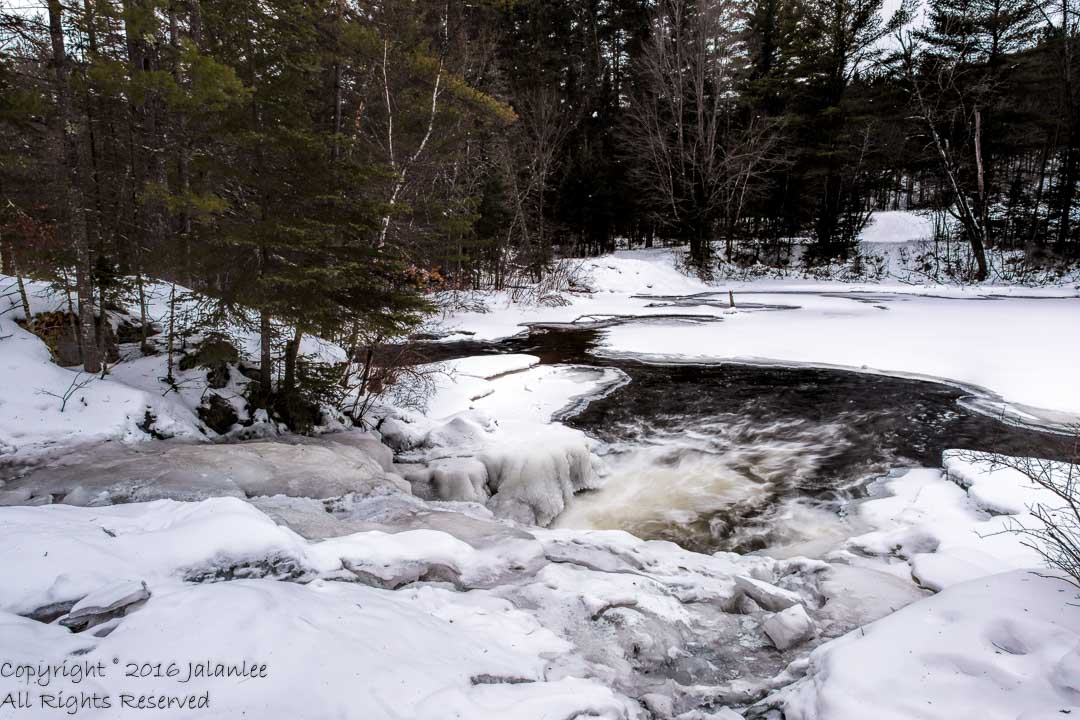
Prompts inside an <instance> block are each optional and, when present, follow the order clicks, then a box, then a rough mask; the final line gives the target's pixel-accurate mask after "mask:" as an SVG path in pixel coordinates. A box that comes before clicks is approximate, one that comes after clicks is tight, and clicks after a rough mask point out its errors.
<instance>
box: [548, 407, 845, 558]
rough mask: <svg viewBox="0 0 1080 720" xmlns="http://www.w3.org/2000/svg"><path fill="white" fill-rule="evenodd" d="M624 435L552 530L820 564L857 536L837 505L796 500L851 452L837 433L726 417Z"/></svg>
mask: <svg viewBox="0 0 1080 720" xmlns="http://www.w3.org/2000/svg"><path fill="white" fill-rule="evenodd" d="M627 430H628V432H627V433H626V435H625V436H627V437H630V438H632V439H631V440H628V441H626V442H622V443H618V444H615V445H611V446H608V447H607V448H604V449H603V450H601V452H602V455H601V457H600V461H599V464H600V466H601V467H600V470H601V474H602V475H603V477H604V484H603V486H602V487H601V488H600V489H598V490H593V491H590V492H586V493H581V494H579V495H577V496H576V497H575V498H574V501H573V502H572V503H571V505H570V506H569V507H568V508H567V510H566V511H565V512H564V513H563V514H562V515H560V516H559V518H558V519H557V520H556V523H555V525H556V527H563V528H576V529H597V530H626V531H627V532H630V533H633V534H635V535H638V536H639V537H645V538H650V539H664V540H671V541H674V542H678V543H680V544H682V545H684V546H686V547H691V548H696V549H716V548H718V547H738V548H743V549H745V548H758V549H762V548H764V549H765V551H766V552H768V553H769V554H775V555H777V556H789V555H796V554H811V555H818V554H821V553H824V552H826V551H827V550H828V549H831V548H832V547H834V546H835V545H836V544H838V543H839V542H840V541H841V540H842V539H843V538H844V537H847V536H848V535H850V534H851V531H852V530H851V527H849V523H848V521H847V520H846V519H845V518H844V517H842V515H841V514H840V513H839V512H838V511H837V510H838V509H837V507H836V506H835V505H836V504H835V503H832V504H831V505H830V506H826V505H825V504H823V503H815V502H812V501H809V500H807V499H806V498H804V497H800V496H798V495H797V494H796V493H797V490H798V489H799V488H800V487H806V486H807V485H814V484H816V483H818V482H820V477H819V476H820V474H821V472H820V471H821V467H822V465H823V464H824V463H825V462H827V461H828V459H829V458H830V457H832V456H835V455H836V454H837V453H839V452H841V451H843V450H844V449H846V448H847V447H848V442H847V441H845V440H844V437H843V435H842V433H841V427H840V425H838V424H830V423H823V424H818V423H810V422H806V421H798V420H796V421H784V422H773V423H767V424H761V425H754V424H753V423H751V422H748V421H747V420H746V419H743V418H733V417H726V418H720V419H716V420H715V421H710V422H707V423H698V424H696V425H695V426H692V427H675V428H672V427H667V428H665V429H663V430H657V429H655V428H651V427H648V426H645V425H638V426H635V427H633V428H627Z"/></svg>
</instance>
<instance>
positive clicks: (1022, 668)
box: [783, 571, 1080, 720]
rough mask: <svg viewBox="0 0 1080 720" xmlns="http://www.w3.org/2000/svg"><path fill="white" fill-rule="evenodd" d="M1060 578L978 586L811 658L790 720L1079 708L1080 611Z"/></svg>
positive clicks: (788, 705) (1010, 714) (1007, 578)
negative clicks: (806, 675) (806, 677)
mask: <svg viewBox="0 0 1080 720" xmlns="http://www.w3.org/2000/svg"><path fill="white" fill-rule="evenodd" d="M1075 601H1076V590H1075V588H1072V587H1070V586H1069V585H1067V584H1066V583H1064V582H1063V581H1061V580H1058V579H1054V578H1046V577H1039V576H1037V575H1034V574H1032V573H1029V572H1024V571H1015V572H1010V573H1004V574H1000V575H993V576H990V577H982V578H979V579H975V580H970V581H968V582H966V583H961V584H959V585H955V586H953V587H951V588H949V589H948V590H946V591H944V592H942V593H940V594H939V595H935V596H934V597H931V598H928V599H926V600H923V601H921V602H918V603H914V604H912V605H909V606H908V607H906V608H904V609H902V610H899V611H897V612H896V613H894V614H892V615H889V616H888V617H886V618H883V619H882V620H879V621H877V622H875V623H873V624H871V625H868V626H866V627H864V628H862V629H861V630H860V631H858V632H855V633H852V634H850V635H848V636H847V637H845V638H843V639H841V640H839V641H836V642H833V643H830V644H828V645H825V646H823V647H821V648H819V649H818V650H816V651H815V652H814V653H813V654H812V655H811V656H810V667H809V670H808V674H809V678H808V680H807V681H806V682H805V683H804V684H802V685H798V686H796V687H795V688H794V689H793V690H792V691H791V692H790V694H789V695H788V696H787V697H786V698H785V701H784V703H783V708H784V713H785V717H787V718H789V720H848V719H849V718H850V720H863V718H866V717H867V713H868V711H870V709H871V708H872V715H873V717H874V718H876V719H877V720H912V719H914V718H919V719H921V720H932V719H935V718H941V720H952V719H953V718H961V717H979V718H982V719H984V720H1016V719H1017V718H1025V719H1030V720H1034V719H1035V718H1051V717H1055V718H1056V717H1062V716H1063V715H1068V714H1070V713H1077V712H1080V688H1078V687H1077V678H1080V674H1078V673H1077V670H1078V669H1080V667H1078V665H1077V661H1078V659H1080V612H1077V608H1076V605H1075Z"/></svg>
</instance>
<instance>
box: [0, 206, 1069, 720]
mask: <svg viewBox="0 0 1080 720" xmlns="http://www.w3.org/2000/svg"><path fill="white" fill-rule="evenodd" d="M902 220H903V219H902V218H890V219H888V221H889V222H894V221H896V222H901V221H902ZM909 220H910V218H909ZM908 225H911V223H910V222H909V223H908ZM909 230H910V231H911V232H915V230H912V229H911V228H910V227H908V228H907V230H905V232H907V231H909ZM878 231H879V234H881V233H884V232H885V231H884V230H882V227H881V226H879V227H878ZM889 232H892V231H889ZM880 239H882V240H884V239H887V238H884V237H882V238H880ZM672 261H673V253H672V251H667V250H658V251H650V252H634V253H619V254H617V255H615V256H612V257H606V258H600V259H597V260H593V261H588V262H585V263H582V272H583V277H584V276H588V277H589V286H590V288H591V290H592V292H589V293H576V294H571V295H570V296H569V304H568V305H565V306H559V307H526V306H520V305H515V304H511V303H508V301H507V299H506V298H505V297H503V296H489V297H486V298H482V299H483V300H484V301H485V302H486V303H487V305H488V307H489V310H490V312H487V313H478V312H467V313H459V314H456V315H453V316H449V317H447V318H445V321H446V324H447V325H448V326H449V327H450V328H452V329H456V331H457V332H459V333H462V332H467V333H471V334H472V335H471V337H474V338H498V337H506V336H509V335H513V334H516V333H518V332H520V331H521V330H522V329H523V328H522V327H521V323H540V324H554V323H565V322H576V323H578V324H581V323H590V324H594V325H595V326H597V327H598V328H600V329H601V332H602V337H601V342H602V343H603V346H602V352H604V353H610V354H615V353H620V354H633V355H634V356H636V357H644V358H651V359H653V360H656V359H659V358H661V357H662V358H664V359H666V360H674V361H678V362H703V361H715V360H718V359H740V360H745V361H751V360H752V361H755V362H772V363H809V364H815V365H842V366H845V367H853V368H856V369H864V370H873V371H878V372H886V373H891V374H900V375H919V376H933V377H938V378H942V379H944V380H946V381H948V382H952V383H956V384H962V385H965V386H978V387H980V388H983V391H982V392H983V395H982V400H981V401H980V402H981V403H982V406H981V407H982V409H984V410H987V411H990V410H991V409H992V406H991V405H990V404H989V403H990V402H991V401H992V400H994V399H995V397H996V396H1000V397H1001V398H1002V399H1003V400H1002V402H1005V403H1008V407H1009V408H1010V411H1011V412H1012V413H1014V415H1015V416H1016V417H1018V418H1019V419H1022V420H1026V421H1029V422H1032V423H1056V424H1064V423H1065V422H1067V421H1068V419H1069V418H1070V417H1072V416H1073V415H1075V414H1080V387H1078V383H1077V382H1076V378H1075V375H1076V372H1075V370H1076V367H1077V358H1078V357H1080V353H1077V349H1078V347H1077V345H1078V343H1080V340H1077V338H1076V337H1074V336H1076V335H1078V334H1077V333H1069V332H1067V331H1066V329H1067V328H1069V327H1080V323H1078V321H1080V297H1078V293H1077V288H1076V287H1071V286H1062V287H1053V288H1034V289H1033V288H1016V287H980V288H978V289H970V288H962V287H930V288H928V287H914V286H906V285H902V284H899V283H889V282H885V283H882V284H876V285H867V286H859V285H853V284H845V283H837V282H812V281H809V280H806V279H788V280H769V281H758V282H755V283H749V284H747V283H744V284H731V285H730V286H729V285H728V284H722V285H721V286H719V287H717V286H712V285H707V284H704V283H702V282H700V281H699V280H696V279H693V278H690V277H688V276H686V275H685V274H683V273H682V272H680V271H679V270H678V269H677V268H676V267H675V265H674V263H673V262H672ZM729 288H730V289H731V290H733V291H734V293H735V305H736V306H735V307H734V308H730V307H728V300H729V297H728V290H729ZM35 297H37V298H38V300H36V301H35V302H42V303H45V304H48V303H52V302H55V301H56V298H55V297H51V296H50V295H49V293H48V292H47V290H45V289H44V288H36V289H35ZM780 306H782V307H780ZM47 309H53V307H48V308H47ZM17 315H18V312H17V311H15V312H8V313H5V314H0V337H2V339H0V367H4V368H5V372H6V378H12V379H14V380H15V381H16V382H15V384H9V383H5V386H4V389H3V390H2V391H0V403H3V404H2V405H0V440H2V441H3V443H5V445H4V446H3V447H0V452H3V453H5V454H6V456H7V459H8V460H9V461H16V462H24V463H26V462H29V463H32V464H31V465H30V466H28V467H27V468H26V472H25V473H24V474H23V476H21V477H18V478H15V477H12V478H11V479H10V480H9V481H8V484H7V485H0V568H3V577H2V582H0V717H7V716H9V715H10V716H12V717H27V718H36V717H54V716H56V715H57V714H76V713H77V714H78V716H80V717H88V718H110V719H111V718H120V717H128V716H132V715H134V714H136V713H139V712H145V708H147V706H148V703H154V704H159V703H165V704H166V705H169V703H170V702H171V703H172V705H171V706H170V707H167V708H166V709H163V710H155V711H154V713H153V714H155V716H158V717H163V718H173V717H213V718H234V717H241V716H248V717H260V718H308V717H318V718H324V717H338V718H364V719H365V720H369V719H378V718H440V719H442V718H479V719H483V718H489V717H490V718H504V717H514V718H538V719H539V718H545V719H562V718H573V717H582V718H584V717H593V718H611V719H613V720H614V719H630V718H641V719H643V720H644V719H646V718H662V719H665V720H666V719H668V718H678V719H679V720H707V719H708V718H723V719H724V720H730V719H731V718H737V717H740V716H746V717H753V718H770V720H776V719H777V718H781V717H784V718H788V720H796V719H799V720H810V719H811V718H813V719H817V720H843V719H845V718H865V717H875V718H879V717H880V718H942V720H945V719H949V720H952V719H953V718H958V717H980V718H982V717H987V718H999V717H1000V718H1025V719H1032V720H1033V719H1034V718H1049V717H1061V716H1063V715H1066V714H1070V713H1076V712H1080V610H1078V608H1077V603H1078V602H1080V600H1078V591H1077V589H1076V588H1074V587H1072V586H1070V585H1068V584H1066V583H1065V582H1064V581H1063V580H1061V579H1058V578H1056V577H1052V576H1049V577H1048V576H1045V575H1048V574H1047V573H1045V572H1043V574H1042V575H1037V574H1035V573H1033V572H1032V570H1040V568H1041V565H1040V557H1039V555H1038V553H1037V552H1035V551H1034V550H1033V549H1031V548H1030V547H1027V546H1025V544H1024V538H1023V537H1020V536H1018V535H1016V534H1014V533H1011V532H1008V531H1009V530H1010V529H1013V528H1015V527H1020V526H1024V527H1038V523H1039V520H1038V518H1037V517H1036V515H1035V514H1034V513H1033V508H1036V507H1037V506H1039V505H1043V506H1046V505H1048V504H1050V503H1051V502H1053V499H1052V498H1050V497H1048V495H1047V494H1046V492H1045V491H1044V490H1041V489H1040V488H1038V487H1035V486H1033V485H1032V483H1031V481H1030V480H1029V479H1028V478H1027V477H1026V476H1025V475H1024V474H1022V473H1020V472H1017V471H1016V470H1015V469H1010V468H1008V467H1002V466H1001V465H1000V464H995V463H994V462H993V458H991V457H989V456H985V455H975V454H971V453H959V452H951V451H950V452H948V453H946V456H945V457H943V458H942V464H941V467H939V468H909V469H898V470H896V471H894V472H892V473H890V474H889V475H888V476H886V477H883V478H880V479H879V480H877V481H876V482H875V483H873V484H872V485H871V487H870V493H869V497H868V498H867V499H865V500H863V501H860V502H858V503H856V504H854V505H852V506H851V507H850V508H849V513H850V514H851V516H852V517H851V521H850V522H848V523H846V524H845V525H844V527H846V528H847V529H848V531H847V534H845V535H831V536H829V538H828V541H827V542H825V543H824V544H819V545H818V546H817V547H815V549H814V558H812V559H811V558H806V557H797V556H796V557H789V556H788V555H789V554H790V553H785V554H784V556H783V557H782V558H781V557H779V556H778V557H769V556H767V555H764V554H757V555H745V556H741V555H736V554H732V553H716V554H712V555H708V554H700V553H694V552H689V551H687V550H684V549H682V548H680V547H678V546H677V545H674V544H672V543H667V542H658V541H643V540H641V539H638V538H636V537H634V536H632V535H630V534H628V533H626V532H622V531H619V530H589V529H570V528H567V527H561V526H558V524H556V525H555V527H554V528H553V527H552V524H553V522H554V521H555V520H556V519H557V518H558V517H559V516H560V515H563V514H564V513H566V510H567V508H568V507H569V508H572V511H571V512H573V511H574V510H576V509H577V507H576V506H575V503H577V502H578V500H576V499H575V495H576V494H577V493H579V492H580V491H581V490H583V489H588V488H591V487H595V486H596V484H597V483H599V482H602V478H601V477H600V476H599V475H598V474H597V473H596V472H595V469H594V467H593V465H594V463H595V462H596V457H595V456H594V454H593V453H592V450H593V448H594V446H595V443H596V441H595V440H593V439H591V438H590V437H588V436H586V435H585V434H584V433H582V432H581V431H579V430H576V429H574V428H571V427H567V426H566V425H563V424H561V423H560V422H559V420H560V419H561V418H562V417H564V416H565V415H566V414H567V413H570V412H573V409H574V408H576V407H580V406H581V405H582V404H583V403H585V402H588V400H589V399H590V398H594V397H596V396H598V395H600V394H604V393H610V392H613V391H615V390H616V389H617V388H618V387H619V386H620V385H621V384H623V383H625V382H626V381H627V377H626V376H625V375H624V374H623V373H621V372H619V371H618V370H615V369H611V368H599V367H589V366H585V365H545V364H540V362H539V359H538V358H537V357H535V356H532V355H527V354H519V355H500V356H485V357H473V358H465V359H461V360H455V361H450V362H447V363H442V364H440V365H439V366H438V367H432V368H427V369H425V371H426V372H427V373H428V374H429V375H430V376H431V377H432V378H433V383H434V389H435V392H434V394H433V395H432V396H431V397H430V398H428V403H427V408H426V411H423V412H421V411H418V410H416V409H412V410H406V409H403V408H400V407H394V406H392V405H383V406H381V407H379V408H377V410H376V411H375V417H376V418H377V419H378V425H377V431H374V432H371V433H361V432H359V431H355V430H354V431H349V432H341V433H336V434H330V435H326V436H322V437H319V438H299V437H290V436H274V437H271V438H266V437H263V438H261V439H258V440H256V441H253V442H246V443H243V444H236V443H221V442H217V443H214V442H210V439H211V438H212V437H213V435H212V433H208V432H207V431H206V428H205V427H203V426H202V424H201V423H200V421H199V420H198V417H197V416H196V415H195V408H196V407H197V406H198V402H199V394H200V392H201V391H200V390H199V387H198V384H197V382H196V379H197V375H196V374H192V375H191V376H190V378H188V379H189V380H190V381H191V383H190V386H187V387H182V388H181V391H180V392H170V393H164V394H163V392H162V388H161V387H160V379H159V378H160V374H161V365H160V363H161V360H160V357H149V358H143V359H140V358H135V357H132V358H131V359H130V360H129V361H127V362H124V363H121V364H120V365H119V366H118V367H117V368H116V369H115V370H114V372H113V374H112V375H111V376H110V377H109V378H107V379H96V380H94V381H93V382H92V384H90V385H88V386H86V387H85V388H81V389H79V391H78V392H76V393H74V394H73V395H72V398H71V399H69V405H68V406H67V407H66V408H65V411H64V412H63V413H61V412H59V408H58V403H59V401H57V400H56V399H55V398H51V397H50V396H48V395H43V394H42V393H41V390H43V389H44V390H46V391H48V392H60V390H62V389H64V388H67V387H69V386H70V383H71V379H73V378H75V377H78V375H77V373H75V372H74V371H72V370H68V369H64V368H60V367H57V366H55V365H54V364H52V362H51V361H50V357H49V353H48V350H47V349H46V348H45V347H44V345H43V344H42V343H41V342H40V341H39V340H38V339H37V338H36V337H35V336H33V335H31V334H30V333H28V332H26V331H25V330H23V329H22V328H21V327H19V326H18V325H17V324H16V323H15V322H14V318H15V317H16V316H17ZM644 316H648V317H649V318H650V321H649V322H640V321H635V319H634V318H639V317H644ZM687 316H690V317H692V318H696V319H698V320H707V321H709V322H704V323H703V322H694V323H688V322H687V320H686V317H687ZM615 320H617V321H615ZM451 337H454V336H453V335H451ZM457 337H463V335H461V334H458V335H457ZM239 341H240V344H241V345H243V344H244V340H243V338H239ZM310 351H311V352H313V353H323V354H328V357H329V356H333V355H334V353H335V352H336V350H335V349H334V348H333V347H329V346H320V347H313V348H311V349H310ZM235 382H237V383H240V382H242V381H241V380H239V379H235ZM54 388H55V390H54ZM233 389H234V390H236V391H238V390H239V388H233ZM996 407H997V408H998V409H1000V408H1001V407H1002V406H1001V405H998V406H996ZM148 409H149V410H150V411H151V413H152V415H153V416H154V417H155V418H156V419H155V421H154V423H153V425H152V427H153V428H154V430H155V432H159V431H162V430H165V429H169V430H171V431H172V432H170V433H169V434H172V435H173V436H174V437H173V438H172V439H171V440H169V441H165V442H163V441H157V440H154V439H153V437H152V434H151V433H149V432H148V431H147V430H146V429H143V428H140V424H141V423H143V424H145V418H146V411H147V410H148ZM214 439H216V440H220V438H214ZM231 439H233V440H235V438H231ZM105 441H122V442H109V443H107V444H104V443H105ZM135 441H139V442H135ZM57 450H64V451H66V452H64V453H60V452H57ZM0 457H2V456H0ZM1014 464H1015V463H1014ZM1052 471H1053V472H1067V471H1068V468H1067V466H1064V465H1060V464H1059V465H1056V466H1052ZM679 480H680V478H679V476H678V473H677V472H672V473H668V474H666V475H664V476H662V477H660V476H658V477H657V478H656V480H655V483H656V484H657V485H658V486H659V485H662V484H665V483H677V482H679ZM701 488H703V489H691V491H692V492H715V491H716V488H715V487H713V486H710V485H709V484H708V483H704V484H703V485H702V486H701ZM731 491H732V493H733V495H732V497H733V498H736V499H737V497H739V492H740V489H739V488H731ZM626 502H628V503H661V502H665V494H664V493H662V492H655V493H644V494H639V495H635V496H628V497H627V498H626ZM63 663H66V665H63ZM129 663H130V664H131V665H129ZM207 663H209V665H210V672H207V671H206V668H205V664H207ZM244 663H246V665H244ZM219 665H220V667H221V669H222V674H224V675H226V676H215V673H214V672H213V671H214V669H215V668H216V667H217V666H219ZM5 668H7V669H5ZM76 668H78V670H76ZM229 668H231V670H229ZM46 673H50V674H48V675H46ZM129 673H131V674H129ZM189 673H191V678H190V679H188V675H189ZM140 697H141V698H142V700H140ZM170 698H172V700H170ZM184 698H190V699H189V700H185V699H184ZM140 702H142V707H143V708H144V709H143V710H142V711H140V710H137V709H134V707H133V704H134V705H138V703H140ZM24 703H25V705H26V707H25V708H23V707H22V704H24ZM188 704H195V705H196V706H201V707H199V708H198V710H197V711H196V712H193V711H192V710H190V709H188V708H187V705H188ZM57 707H59V708H60V709H59V710H58V709H56V708H57Z"/></svg>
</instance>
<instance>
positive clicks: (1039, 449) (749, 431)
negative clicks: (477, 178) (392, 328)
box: [424, 318, 1066, 557]
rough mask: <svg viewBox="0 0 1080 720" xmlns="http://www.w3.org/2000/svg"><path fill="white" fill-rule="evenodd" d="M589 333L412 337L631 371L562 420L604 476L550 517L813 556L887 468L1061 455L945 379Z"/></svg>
mask: <svg viewBox="0 0 1080 720" xmlns="http://www.w3.org/2000/svg"><path fill="white" fill-rule="evenodd" d="M635 321H637V320H635ZM663 321H664V322H671V321H672V319H671V318H665V319H664V320H663ZM601 332H602V330H601V329H597V328H588V329H579V328H567V327H551V326H549V327H534V328H532V329H531V332H530V333H529V334H527V335H522V336H517V337H514V338H510V339H508V340H504V341H501V342H497V343H481V342H455V343H439V344H432V345H429V346H427V347H426V348H425V351H424V352H425V358H426V359H427V360H428V361H437V360H447V359H451V358H454V357H462V356H465V355H478V354H492V353H507V352H520V353H529V354H533V355H536V356H539V357H540V358H541V361H542V362H543V363H547V364H559V363H565V364H576V365H588V366H604V367H615V368H618V369H619V370H621V371H623V372H624V373H626V375H627V376H628V377H629V379H630V381H629V382H628V383H627V384H625V385H623V386H622V387H619V388H618V389H616V390H615V391H614V392H611V393H610V394H608V395H606V396H603V397H600V398H597V399H594V400H593V401H592V402H591V403H589V404H588V406H586V407H585V408H584V409H578V411H577V412H576V414H574V415H572V416H570V417H563V418H560V419H561V420H562V421H563V422H565V423H566V424H568V425H570V426H572V427H575V428H578V429H581V430H583V431H584V432H586V433H587V434H589V435H590V436H592V437H593V438H595V439H596V440H598V441H599V445H598V447H597V449H596V455H597V456H598V457H599V460H600V462H599V463H597V465H598V467H599V471H600V473H601V475H602V476H603V477H604V486H603V487H602V488H600V489H599V490H594V491H587V492H584V493H580V494H578V495H577V496H576V497H575V500H574V503H573V504H572V505H571V506H570V508H569V509H568V510H567V511H566V512H565V513H563V515H562V516H560V517H559V518H558V519H557V521H556V526H559V527H568V528H593V529H618V530H625V531H628V532H631V533H633V534H635V535H637V536H639V537H643V538H646V539H654V540H669V541H672V542H676V543H678V544H679V545H681V546H683V547H685V548H687V549H690V550H695V551H699V552H716V551H720V550H727V551H734V552H740V553H745V552H753V551H763V552H765V553H767V554H769V555H773V556H777V557H785V556H790V555H809V556H816V555H819V554H820V553H823V552H825V551H827V550H828V549H830V548H832V547H834V546H835V545H836V544H837V542H838V541H841V540H842V539H844V538H846V537H851V536H852V535H854V534H858V533H859V531H860V528H859V527H858V525H857V520H856V519H855V518H854V517H853V515H852V514H851V513H850V512H849V510H850V509H851V507H852V505H853V503H855V502H858V500H860V499H861V498H864V497H866V496H867V495H868V494H869V493H870V492H872V490H873V488H872V481H873V480H874V479H875V478H879V477H881V476H883V475H885V474H887V473H889V472H890V471H894V470H896V469H900V468H907V467H931V468H936V467H940V466H941V462H942V452H943V451H945V450H947V449H962V450H973V451H991V452H1000V453H1004V454H1011V455H1027V456H1037V457H1047V458H1052V459H1065V458H1066V449H1065V442H1064V441H1063V440H1064V439H1063V437H1062V436H1060V435H1057V434H1054V433H1049V432H1040V431H1037V430H1033V429H1030V428H1023V427H1017V426H1015V425H1010V424H1007V423H1004V422H1002V421H1000V420H998V419H996V418H993V417H990V416H987V415H985V414H980V413H978V412H976V411H974V410H972V409H970V408H969V407H967V406H966V405H965V404H964V403H962V402H961V400H963V399H964V398H965V397H969V394H968V393H967V392H965V391H964V390H961V389H958V388H956V387H953V386H951V385H946V384H944V383H935V382H929V381H921V380H911V379H903V378H895V377H890V376H884V375H876V374H868V373H859V372H854V371H844V370H834V369H819V368H812V367H774V366H762V365H746V364H737V363H717V364H649V363H645V362H641V361H639V360H634V359H627V358H611V357H604V356H602V355H600V354H597V353H596V352H595V351H596V350H597V348H598V347H599V345H600V341H601Z"/></svg>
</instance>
